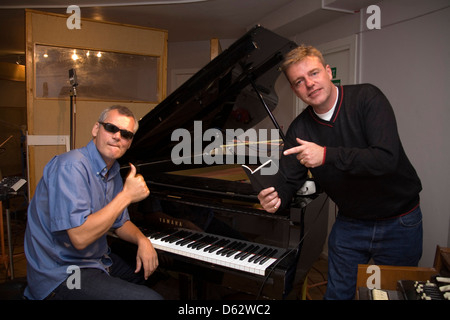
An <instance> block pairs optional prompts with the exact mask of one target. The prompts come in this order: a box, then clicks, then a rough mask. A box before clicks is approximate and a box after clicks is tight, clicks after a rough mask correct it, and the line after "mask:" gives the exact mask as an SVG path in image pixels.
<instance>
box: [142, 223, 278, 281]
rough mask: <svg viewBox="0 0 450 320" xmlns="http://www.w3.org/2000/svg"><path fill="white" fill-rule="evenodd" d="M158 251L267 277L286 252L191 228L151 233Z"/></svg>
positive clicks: (150, 235)
mask: <svg viewBox="0 0 450 320" xmlns="http://www.w3.org/2000/svg"><path fill="white" fill-rule="evenodd" d="M147 237H148V239H150V241H151V242H152V244H153V247H154V248H155V249H159V250H163V251H166V252H171V253H174V254H178V255H181V256H185V257H188V258H192V259H195V260H200V261H204V262H207V263H211V264H215V265H220V266H224V267H228V268H232V269H235V270H240V271H244V272H249V273H252V274H256V275H261V276H264V275H266V272H267V271H268V270H269V269H270V266H271V265H273V264H274V263H275V262H276V261H277V260H278V259H280V258H282V257H283V254H284V253H285V252H286V249H281V248H277V247H272V246H267V245H262V244H257V243H252V242H248V241H243V240H237V239H233V238H227V237H223V236H217V235H212V234H208V233H203V232H196V231H192V230H187V229H171V230H170V231H156V232H153V233H147Z"/></svg>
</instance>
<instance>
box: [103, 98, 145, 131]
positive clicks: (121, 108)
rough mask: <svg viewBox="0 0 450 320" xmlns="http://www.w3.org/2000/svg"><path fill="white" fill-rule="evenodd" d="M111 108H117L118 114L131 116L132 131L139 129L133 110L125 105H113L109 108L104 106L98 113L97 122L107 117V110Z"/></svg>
mask: <svg viewBox="0 0 450 320" xmlns="http://www.w3.org/2000/svg"><path fill="white" fill-rule="evenodd" d="M112 110H117V112H119V114H121V115H123V116H127V117H130V118H133V119H134V132H135V133H136V131H137V130H138V129H139V121H138V120H137V119H136V117H135V116H134V114H133V112H131V110H130V109H128V108H127V107H125V106H121V105H114V106H111V107H109V108H106V109H105V110H103V111H102V113H101V114H100V117H99V118H98V122H105V120H106V118H107V117H108V114H109V112H110V111H112Z"/></svg>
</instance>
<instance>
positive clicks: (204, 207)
mask: <svg viewBox="0 0 450 320" xmlns="http://www.w3.org/2000/svg"><path fill="white" fill-rule="evenodd" d="M294 47H296V44H295V43H294V42H292V41H289V40H288V39H285V38H283V37H281V36H279V35H277V34H275V33H273V32H271V31H269V30H266V29H264V28H262V27H259V26H257V27H255V28H253V29H252V30H250V31H249V32H248V33H246V34H245V35H244V36H243V37H242V38H240V39H239V40H237V41H236V42H235V43H234V44H232V45H231V46H230V47H229V48H228V49H226V50H225V51H224V52H222V53H221V54H220V55H219V56H218V57H216V58H215V59H214V60H212V61H211V62H210V63H209V64H207V65H206V66H205V67H204V68H202V70H200V71H199V72H198V73H196V74H195V75H194V76H192V77H191V78H190V79H189V80H187V81H186V82H185V83H184V84H183V85H182V86H180V87H179V88H178V89H177V90H176V91H174V92H173V93H172V94H171V95H169V96H168V97H167V98H166V99H165V100H164V101H162V102H161V103H160V104H159V105H158V106H156V107H155V108H154V109H153V110H151V111H150V112H149V113H148V114H147V115H146V116H144V117H143V118H142V119H141V120H140V122H139V130H138V132H137V133H136V135H135V138H134V140H133V143H132V145H131V148H130V149H129V150H128V151H127V153H126V154H125V156H124V157H123V158H122V159H121V160H120V162H121V164H122V166H123V173H124V174H126V172H127V171H128V163H129V162H131V163H133V164H134V165H135V166H136V167H137V168H138V170H139V173H140V174H142V175H143V176H144V178H145V180H146V181H147V184H148V186H149V188H150V191H151V195H150V197H149V198H147V199H145V200H144V201H142V202H140V203H139V204H135V205H133V206H132V207H130V213H131V215H132V219H133V220H134V221H135V222H136V224H138V225H139V226H141V227H142V228H143V230H147V231H146V232H148V236H149V237H150V239H151V241H152V242H154V245H155V247H156V249H157V250H158V253H159V255H160V268H165V269H167V270H171V271H173V272H179V274H182V275H183V276H186V275H188V278H189V279H190V280H191V282H190V283H191V284H192V283H196V285H193V286H188V287H189V288H192V287H196V288H198V287H200V286H199V285H198V283H202V284H204V285H207V284H208V283H215V284H219V285H222V286H224V287H227V288H232V289H234V290H237V291H242V292H246V293H249V294H252V295H254V296H255V297H257V298H262V297H267V298H271V299H282V298H283V297H285V295H286V294H287V293H288V292H289V291H290V290H291V288H292V286H293V283H294V282H295V279H298V278H301V277H304V276H305V274H306V272H307V270H309V268H310V267H311V266H312V264H313V263H314V261H315V260H317V258H318V255H319V254H320V253H321V250H322V246H323V243H324V241H325V237H326V233H327V232H326V224H327V219H328V213H327V207H326V205H325V196H324V195H312V196H309V197H304V196H298V197H296V198H295V199H294V201H293V204H292V207H291V208H289V209H286V210H284V211H281V212H278V213H277V214H270V213H267V212H265V211H264V210H262V209H261V207H260V205H259V201H258V199H257V194H256V193H255V191H254V190H253V188H252V186H251V185H250V183H249V181H248V179H247V177H246V175H245V173H244V171H243V169H242V168H241V163H238V162H233V163H229V162H227V161H223V163H214V164H210V165H208V164H206V163H205V161H203V159H201V160H202V161H198V160H199V159H198V158H199V157H200V158H201V157H202V154H195V153H194V154H193V155H192V158H191V159H190V161H185V162H183V163H182V164H178V165H176V164H175V163H174V161H173V160H174V159H173V155H172V154H171V152H172V150H173V148H174V146H176V145H177V143H179V141H172V133H173V132H174V131H175V130H177V129H180V128H181V129H185V130H187V131H188V132H190V134H191V137H192V144H194V143H198V141H199V140H202V136H198V132H196V131H195V125H194V124H195V122H196V121H197V123H198V121H201V124H202V130H203V131H202V133H203V132H205V131H206V130H208V129H215V130H218V132H221V133H222V132H225V130H226V129H231V128H233V129H236V128H240V129H243V130H247V129H249V128H253V127H255V126H256V125H257V124H258V123H259V122H260V121H261V120H262V119H264V118H265V117H268V116H269V117H271V118H272V117H273V115H272V114H271V111H273V110H274V109H275V108H276V106H277V101H278V98H277V94H276V92H275V90H274V84H275V81H276V79H277V78H278V77H279V76H280V71H279V64H280V62H281V60H282V57H283V55H284V54H285V53H287V52H288V51H290V50H291V49H292V48H294ZM273 123H274V126H273V128H275V129H279V127H278V125H277V123H276V119H273ZM268 129H271V128H268ZM196 135H197V136H196ZM281 136H282V135H281ZM235 142H237V143H240V142H241V141H235ZM208 143H209V142H207V141H206V142H202V148H201V150H202V151H203V150H206V149H203V148H204V147H205V146H207V145H208ZM257 143H258V141H257ZM275 143H278V144H279V148H280V149H279V150H281V148H282V143H283V142H282V141H281V142H280V141H278V142H275ZM192 150H195V147H194V146H193V147H192ZM197 150H198V149H197ZM279 150H278V151H279ZM208 152H210V150H208ZM234 156H236V155H234ZM224 157H225V156H224ZM232 157H233V155H232ZM227 159H228V160H229V159H230V158H229V157H228V158H227ZM234 159H235V160H236V159H237V158H234ZM239 159H240V160H241V161H242V158H239ZM254 160H255V159H254V158H252V156H251V155H250V156H249V155H246V156H245V161H246V162H248V163H255V162H252V161H254ZM256 162H261V159H256ZM319 214H320V216H319ZM169 229H170V230H172V232H173V230H175V231H178V232H179V231H180V230H183V231H185V230H192V232H193V233H194V234H196V235H202V237H204V238H202V239H207V238H206V237H211V238H212V237H216V243H218V241H220V240H223V239H229V240H236V241H238V242H241V243H244V244H245V247H243V248H240V249H238V250H237V251H235V252H234V253H233V254H232V255H240V256H239V257H238V259H239V258H240V257H241V256H242V255H244V254H246V252H247V251H248V250H249V247H250V246H251V245H255V246H259V247H260V248H264V247H267V248H270V249H272V250H276V251H277V255H276V257H275V258H272V260H270V261H271V263H269V264H268V265H267V266H266V267H265V269H264V270H262V271H261V270H259V271H257V272H252V271H249V270H250V269H251V266H248V268H246V266H237V267H235V266H233V265H232V264H231V265H227V264H226V263H221V262H218V259H219V257H216V258H211V257H207V258H203V257H202V258H199V257H195V256H190V255H189V254H190V253H192V252H191V251H192V250H191V248H189V249H183V248H181V247H180V246H178V247H176V248H173V247H172V248H169V247H170V246H171V245H172V243H171V244H168V241H166V242H167V243H160V242H159V241H160V239H156V238H153V239H152V238H151V234H153V233H154V232H155V231H156V232H157V233H158V232H159V233H160V234H163V233H164V234H165V232H167V230H169ZM149 230H152V233H151V232H150V231H149ZM178 235H183V233H180V232H179V233H178ZM305 235H306V238H305V239H304V240H305V241H302V240H303V238H304V237H305ZM164 237H168V238H166V240H168V239H169V238H170V235H166V234H165V235H164V236H162V237H160V238H164ZM312 237H314V238H312ZM171 239H172V240H173V239H176V241H175V242H179V241H181V240H183V239H181V238H177V236H176V235H175V236H172V238H171ZM307 240H308V241H307ZM186 244H189V242H186ZM190 244H191V247H192V245H193V244H194V242H192V243H190ZM208 245H209V246H210V245H213V243H210V244H208ZM185 248H187V245H186V246H185ZM180 250H185V252H183V251H180ZM202 250H203V251H204V248H203V247H202ZM220 250H222V251H221V252H223V251H224V247H223V246H222V247H221V248H218V249H217V250H215V252H212V253H211V255H213V254H216V252H218V251H220ZM260 250H261V249H260ZM188 251H189V252H188ZM188 253H189V254H188ZM214 259H216V260H214ZM254 259H255V260H256V259H257V258H254ZM261 259H264V258H261ZM297 262H299V263H297ZM252 263H253V262H250V263H249V265H251V264H252ZM188 282H189V281H188ZM186 290H187V291H189V292H191V294H188V295H187V296H188V298H204V299H208V296H205V295H203V294H201V293H199V292H194V293H192V290H191V289H186Z"/></svg>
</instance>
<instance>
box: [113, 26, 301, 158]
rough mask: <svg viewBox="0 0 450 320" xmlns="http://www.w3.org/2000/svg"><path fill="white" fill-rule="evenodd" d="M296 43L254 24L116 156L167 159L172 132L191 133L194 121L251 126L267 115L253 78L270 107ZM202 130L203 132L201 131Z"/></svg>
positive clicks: (207, 125) (222, 126)
mask: <svg viewBox="0 0 450 320" xmlns="http://www.w3.org/2000/svg"><path fill="white" fill-rule="evenodd" d="M294 47H296V44H295V43H294V42H292V41H290V40H288V39H286V38H283V37H281V36H279V35H277V34H275V33H273V32H271V31H269V30H267V29H264V28H263V27H260V26H256V27H254V28H253V29H252V30H250V31H249V32H247V33H246V34H245V35H244V36H242V37H241V38H240V39H239V40H237V41H236V42H234V43H233V44H232V45H231V46H230V47H229V48H228V49H226V50H225V51H223V52H222V53H221V54H220V55H218V56H217V57H216V58H215V59H213V60H212V61H211V62H210V63H208V64H207V65H206V66H205V67H204V68H202V69H201V70H200V71H199V72H197V73H196V74H194V75H193V76H192V77H191V78H190V79H188V80H187V81H186V82H185V83H184V84H183V85H181V86H180V87H179V88H178V89H177V90H175V91H174V92H173V93H172V94H170V95H169V96H168V97H167V98H166V99H165V100H163V101H162V102H161V103H160V104H159V105H157V106H156V107H155V108H154V109H153V110H151V111H150V112H149V113H148V114H147V115H145V116H144V117H143V118H142V119H141V120H140V121H139V130H138V131H137V133H136V135H135V137H134V139H133V143H132V145H131V147H130V149H129V150H128V151H127V153H126V154H125V155H124V156H123V157H122V158H121V159H120V160H119V161H120V163H121V164H123V165H127V164H128V163H129V162H131V163H133V164H135V165H140V164H147V163H151V162H158V161H168V160H170V156H171V150H172V148H173V147H174V146H175V145H176V144H178V143H179V141H171V135H172V132H173V131H174V130H176V129H179V128H184V129H187V130H189V132H191V137H192V141H195V139H201V138H202V137H194V133H193V132H194V121H202V130H203V132H204V131H206V130H207V129H209V128H216V129H219V130H222V131H224V130H225V129H227V128H231V129H234V128H235V129H237V128H241V129H243V130H244V131H245V130H247V129H248V128H252V127H254V126H255V125H256V124H257V123H258V122H260V121H261V120H262V119H264V118H265V117H267V116H268V112H267V111H266V109H265V107H264V105H263V104H262V102H261V100H260V99H259V98H258V94H257V92H255V90H254V88H253V86H252V84H251V83H252V82H253V83H254V85H255V86H256V88H257V89H258V91H259V93H260V94H261V97H262V98H263V99H264V101H265V102H266V107H268V109H270V110H271V111H272V110H273V109H275V107H276V106H277V103H278V98H277V95H276V93H275V90H274V85H275V81H276V79H277V78H278V76H279V75H280V71H279V65H280V62H281V61H282V59H283V55H284V54H285V53H287V52H288V51H290V50H291V49H293V48H294ZM203 132H202V134H203Z"/></svg>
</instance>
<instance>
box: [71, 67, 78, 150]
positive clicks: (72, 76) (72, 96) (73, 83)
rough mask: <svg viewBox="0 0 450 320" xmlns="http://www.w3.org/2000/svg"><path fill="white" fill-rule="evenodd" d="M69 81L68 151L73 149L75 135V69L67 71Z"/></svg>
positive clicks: (76, 84)
mask: <svg viewBox="0 0 450 320" xmlns="http://www.w3.org/2000/svg"><path fill="white" fill-rule="evenodd" d="M69 79H70V83H71V85H72V90H70V149H71V150H72V149H74V148H75V134H76V122H77V121H76V117H77V86H78V83H77V77H76V74H75V69H71V70H69Z"/></svg>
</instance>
